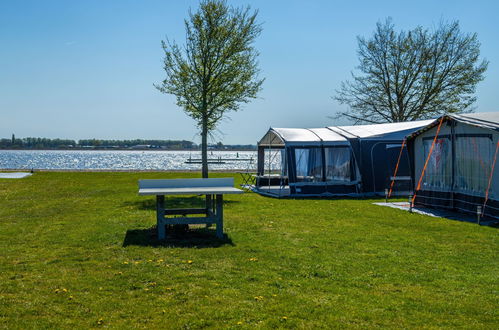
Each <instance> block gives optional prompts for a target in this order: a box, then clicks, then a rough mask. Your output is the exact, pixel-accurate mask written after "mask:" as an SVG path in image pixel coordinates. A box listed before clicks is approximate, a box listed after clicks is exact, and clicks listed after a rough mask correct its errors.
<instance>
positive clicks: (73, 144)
mask: <svg viewBox="0 0 499 330" xmlns="http://www.w3.org/2000/svg"><path fill="white" fill-rule="evenodd" d="M196 147H197V146H196V145H195V144H194V143H193V142H191V141H185V140H142V139H135V140H100V139H84V140H79V141H75V140H69V139H48V138H34V137H27V138H21V139H19V138H15V137H14V136H13V137H12V139H0V149H71V148H120V149H127V148H140V149H147V148H158V149H173V150H179V149H194V148H196Z"/></svg>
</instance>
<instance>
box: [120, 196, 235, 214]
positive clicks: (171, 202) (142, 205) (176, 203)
mask: <svg viewBox="0 0 499 330" xmlns="http://www.w3.org/2000/svg"><path fill="white" fill-rule="evenodd" d="M152 197H154V196H152ZM234 203H240V201H234V200H224V205H229V204H234ZM123 204H124V206H125V207H134V208H137V209H138V210H142V211H144V210H151V211H155V210H156V198H155V197H154V198H151V197H149V198H147V199H144V200H130V201H125V202H124V203H123ZM204 205H205V199H204V197H200V196H190V197H167V198H165V206H166V207H167V208H186V207H204Z"/></svg>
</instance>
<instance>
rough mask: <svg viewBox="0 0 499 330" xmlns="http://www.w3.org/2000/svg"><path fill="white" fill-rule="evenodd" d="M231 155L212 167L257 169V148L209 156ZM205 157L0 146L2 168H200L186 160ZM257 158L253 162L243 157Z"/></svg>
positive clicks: (186, 153)
mask: <svg viewBox="0 0 499 330" xmlns="http://www.w3.org/2000/svg"><path fill="white" fill-rule="evenodd" d="M218 157H221V158H231V159H237V158H239V159H240V160H232V161H226V162H225V163H224V164H209V165H208V167H209V169H211V170H255V169H256V159H257V153H256V151H237V152H236V151H213V152H210V151H209V152H208V158H209V159H212V158H213V159H215V158H218ZM189 158H193V159H194V158H201V152H200V151H171V150H168V151H166V150H165V151H142V150H123V151H121V150H112V151H107V150H0V169H26V170H29V169H32V168H33V169H47V170H200V169H201V164H186V163H185V161H186V160H188V159H189ZM251 158H252V159H253V161H252V162H250V161H244V160H243V159H251Z"/></svg>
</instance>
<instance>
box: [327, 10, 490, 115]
mask: <svg viewBox="0 0 499 330" xmlns="http://www.w3.org/2000/svg"><path fill="white" fill-rule="evenodd" d="M357 40H358V47H359V49H358V56H359V60H360V64H359V66H358V67H357V68H358V69H359V70H360V72H361V74H358V75H357V74H354V73H352V81H346V82H343V83H342V84H341V88H340V89H339V90H338V91H336V92H337V94H336V95H335V96H334V97H333V98H334V99H335V100H337V101H338V102H339V103H341V104H346V105H348V106H349V108H350V110H349V111H344V112H342V113H340V114H339V116H340V117H341V116H343V117H346V118H348V119H350V120H353V121H354V122H356V123H383V122H400V121H408V120H417V119H427V118H433V117H436V116H438V115H440V114H444V113H459V112H470V111H472V110H473V108H472V105H473V103H474V102H475V101H476V97H475V96H474V93H475V89H476V85H477V83H478V82H480V81H481V80H483V79H484V72H485V71H486V70H487V66H488V61H486V60H482V61H481V62H479V63H478V61H479V56H480V43H479V42H478V39H477V35H476V33H474V34H465V33H462V32H461V31H460V29H459V22H457V21H455V22H452V23H440V25H439V26H438V27H437V28H436V29H434V30H433V31H429V30H427V29H423V28H422V27H421V26H418V27H416V28H415V29H414V30H411V31H408V32H406V31H400V32H398V33H397V32H396V31H395V29H394V25H393V24H392V21H391V19H390V18H388V19H387V20H386V21H385V23H378V24H377V26H376V31H375V32H374V34H373V36H372V38H371V39H365V38H363V37H358V38H357Z"/></svg>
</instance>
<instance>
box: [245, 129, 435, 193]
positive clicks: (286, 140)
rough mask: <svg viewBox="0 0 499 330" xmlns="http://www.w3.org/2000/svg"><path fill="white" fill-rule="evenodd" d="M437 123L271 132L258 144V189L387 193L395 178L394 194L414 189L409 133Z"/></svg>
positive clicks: (279, 191)
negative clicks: (404, 145)
mask: <svg viewBox="0 0 499 330" xmlns="http://www.w3.org/2000/svg"><path fill="white" fill-rule="evenodd" d="M431 122H433V121H432V120H423V121H414V122H403V123H389V124H375V125H359V126H332V127H324V128H311V129H306V128H270V129H269V130H268V132H267V133H266V134H265V135H264V136H263V137H262V138H261V140H260V141H259V142H258V172H257V177H256V184H255V186H254V190H255V191H256V192H259V193H261V194H266V195H271V196H277V197H286V196H289V197H307V196H310V197H312V196H362V195H375V194H384V191H385V189H386V188H388V187H389V185H390V183H391V181H392V179H395V182H396V184H395V189H394V191H395V193H396V194H397V193H398V194H400V193H407V194H408V193H409V190H410V189H411V187H412V184H411V176H410V169H409V158H408V155H407V152H406V151H404V152H403V154H402V157H401V162H400V165H399V171H398V174H397V177H396V178H392V175H393V172H394V168H395V166H396V164H397V160H398V158H399V152H400V147H401V145H402V141H403V139H404V137H405V136H406V135H409V134H411V133H412V132H414V131H416V130H418V129H420V128H421V127H425V126H427V125H428V124H430V123H431Z"/></svg>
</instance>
